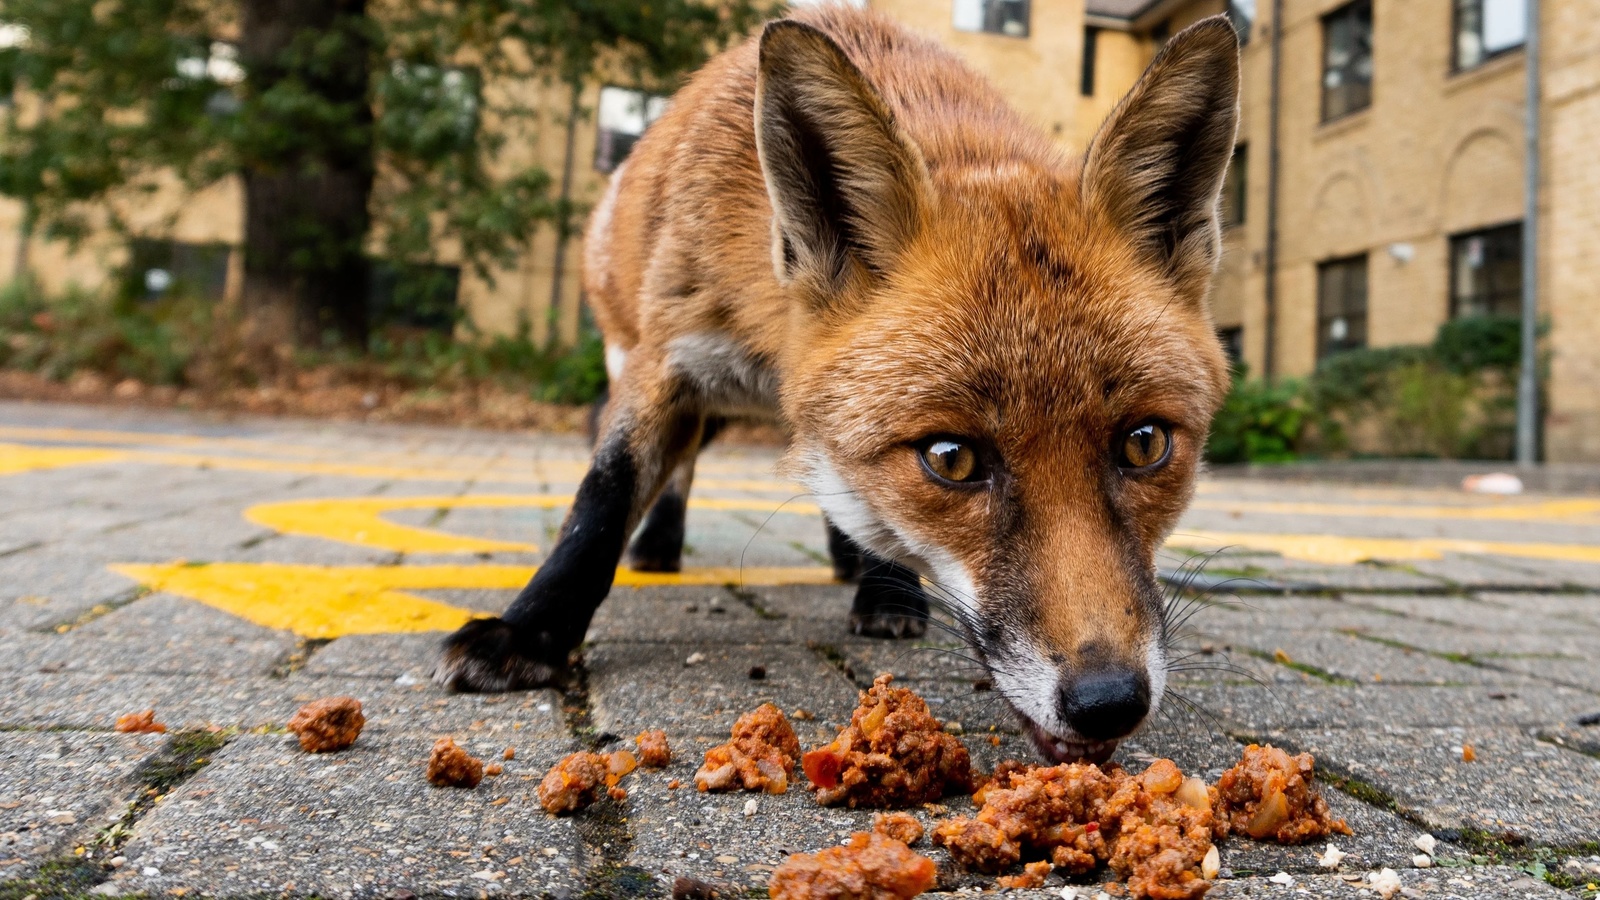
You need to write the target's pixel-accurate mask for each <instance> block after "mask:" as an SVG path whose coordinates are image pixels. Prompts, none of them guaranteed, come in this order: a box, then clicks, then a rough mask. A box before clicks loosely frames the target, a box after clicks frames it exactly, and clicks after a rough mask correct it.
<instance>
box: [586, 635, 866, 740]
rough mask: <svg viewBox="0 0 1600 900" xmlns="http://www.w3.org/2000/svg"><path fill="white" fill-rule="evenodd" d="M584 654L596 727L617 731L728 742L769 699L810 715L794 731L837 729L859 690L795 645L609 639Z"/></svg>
mask: <svg viewBox="0 0 1600 900" xmlns="http://www.w3.org/2000/svg"><path fill="white" fill-rule="evenodd" d="M697 654H698V655H699V657H700V659H698V661H697V662H696V663H695V664H694V665H688V664H687V661H688V660H689V659H690V658H691V657H694V656H696V655H697ZM584 659H585V664H586V667H587V669H588V673H589V703H590V705H591V708H592V710H593V722H594V727H595V728H596V729H598V730H600V731H602V732H610V733H612V734H617V735H622V736H631V735H634V734H637V733H638V732H639V731H641V730H644V729H646V728H664V729H666V731H667V734H668V735H685V736H687V735H699V736H707V737H713V738H717V739H719V740H724V741H725V740H727V737H728V732H729V729H730V728H732V726H733V722H734V720H735V719H737V718H738V717H739V716H740V715H742V714H744V713H746V712H748V711H750V710H753V709H755V708H756V707H757V706H760V705H761V704H762V703H768V702H770V703H774V704H776V705H777V706H778V708H779V709H782V710H783V711H784V712H785V713H786V714H788V715H790V716H791V718H792V717H793V715H794V713H795V711H796V710H802V709H803V710H806V711H807V712H809V713H810V714H811V715H812V716H813V719H811V720H809V721H807V722H806V723H805V725H803V726H801V728H797V729H796V730H797V733H798V732H799V731H801V730H811V729H829V728H831V729H833V731H834V732H837V731H838V729H839V728H841V727H843V726H844V725H845V724H846V723H848V722H849V721H850V712H851V710H853V709H855V707H856V699H857V695H858V691H857V689H856V686H855V685H854V684H851V683H850V682H849V681H847V680H846V679H845V678H844V676H843V675H841V674H839V671H838V670H837V669H835V668H834V667H833V666H832V665H831V664H829V663H828V662H826V661H824V660H823V659H821V658H820V657H819V655H818V654H817V653H815V652H813V651H811V650H808V649H807V648H805V647H802V646H796V645H792V644H736V645H728V644H718V643H716V642H714V641H706V642H678V643H666V644H620V643H608V644H597V645H595V646H593V647H590V648H589V649H588V650H587V651H585V654H584ZM755 666H761V667H762V668H763V669H764V672H765V674H764V676H763V677H762V678H761V679H760V680H756V679H752V678H751V677H749V673H750V670H751V669H752V667H755ZM794 724H796V725H797V726H798V725H801V723H800V722H795V723H794ZM801 740H802V743H804V742H805V735H801Z"/></svg>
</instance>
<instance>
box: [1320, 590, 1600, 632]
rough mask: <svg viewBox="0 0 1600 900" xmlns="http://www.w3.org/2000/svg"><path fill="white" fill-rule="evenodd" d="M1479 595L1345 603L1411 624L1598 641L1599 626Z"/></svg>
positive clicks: (1359, 598)
mask: <svg viewBox="0 0 1600 900" xmlns="http://www.w3.org/2000/svg"><path fill="white" fill-rule="evenodd" d="M1490 596H1503V595H1488V596H1484V595H1480V596H1478V597H1474V598H1466V597H1407V596H1403V595H1398V596H1397V595H1384V594H1346V595H1345V597H1344V599H1345V600H1346V602H1349V603H1354V604H1357V605H1360V606H1367V607H1375V608H1378V609H1385V610H1389V611H1390V612H1395V613H1399V614H1400V615H1402V616H1405V617H1406V618H1407V619H1410V620H1411V621H1413V622H1416V621H1418V620H1425V621H1429V622H1438V623H1441V624H1444V625H1451V626H1457V627H1461V626H1465V627H1469V628H1475V629H1482V630H1487V631H1496V632H1502V633H1503V632H1507V631H1516V632H1540V633H1555V634H1568V633H1573V634H1579V635H1582V634H1587V635H1588V636H1589V637H1590V638H1592V639H1593V640H1596V641H1600V624H1592V623H1590V622H1587V621H1584V620H1580V619H1573V618H1565V617H1558V616H1555V615H1551V614H1550V613H1548V612H1546V611H1544V610H1542V609H1539V608H1537V607H1530V606H1529V605H1528V604H1515V605H1513V604H1507V603H1502V602H1497V601H1494V600H1491V599H1489V597H1490Z"/></svg>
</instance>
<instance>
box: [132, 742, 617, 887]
mask: <svg viewBox="0 0 1600 900" xmlns="http://www.w3.org/2000/svg"><path fill="white" fill-rule="evenodd" d="M458 742H459V743H460V744H461V745H462V747H463V748H465V749H466V750H467V751H468V752H470V753H472V754H474V755H476V756H479V757H482V758H484V759H496V760H498V759H499V756H500V750H501V749H502V748H501V744H500V743H499V742H498V741H495V740H490V739H487V738H484V739H478V738H467V739H464V740H460V741H458ZM430 744H431V741H429V740H427V739H425V738H421V737H417V736H414V735H408V736H400V735H395V736H389V737H387V738H384V739H382V740H374V739H368V738H366V737H365V736H363V739H362V740H361V741H359V742H358V743H357V744H356V745H355V746H354V747H352V748H350V749H349V750H346V751H343V752H340V753H334V754H308V753H302V752H300V751H299V749H298V747H296V746H294V745H292V744H291V743H290V742H288V741H285V740H282V739H278V738H273V737H258V736H253V735H245V736H240V737H237V738H234V739H233V740H232V741H231V742H229V744H228V745H227V746H226V747H224V748H223V749H222V750H220V751H218V752H217V753H216V754H214V755H213V757H212V761H211V763H210V764H209V765H208V766H206V767H205V768H204V769H202V770H201V771H200V772H199V773H198V774H196V775H195V776H194V777H192V778H191V779H189V780H188V781H187V782H185V783H184V784H183V786H182V787H181V788H179V789H178V790H176V791H174V792H173V793H171V794H169V795H168V796H167V797H166V798H165V799H164V800H163V801H162V802H161V803H160V804H158V805H157V806H156V808H155V809H154V810H153V811H152V812H151V813H150V814H149V815H147V816H146V817H145V818H143V819H142V820H140V822H139V823H138V825H137V826H136V827H135V829H134V835H133V838H132V840H130V841H129V842H128V843H127V845H126V846H124V847H123V850H122V852H123V855H124V856H126V857H127V859H128V863H127V864H126V865H125V866H123V867H122V868H121V869H119V870H118V872H117V874H116V875H115V876H114V877H113V878H112V879H111V881H110V882H109V883H108V884H109V887H106V888H103V890H104V891H105V892H110V891H116V892H117V893H119V894H123V893H125V894H135V893H147V894H150V895H156V896H160V895H165V894H167V893H168V892H169V891H172V890H175V889H186V891H187V892H189V893H195V894H201V895H207V896H235V897H237V896H243V895H257V894H268V893H270V894H274V895H276V894H280V893H284V894H292V895H296V896H324V897H330V896H338V897H385V896H389V895H391V893H392V892H394V891H399V890H410V891H413V892H415V893H416V894H418V895H421V894H424V893H426V894H428V895H431V896H447V897H473V898H476V897H481V896H483V895H484V894H488V895H491V896H498V895H502V894H503V895H511V896H535V897H538V896H545V895H548V894H553V893H560V892H575V891H576V889H577V888H578V887H579V886H581V885H582V884H583V882H584V878H585V874H586V872H587V870H588V869H589V867H590V866H592V865H593V864H594V862H595V859H594V854H592V853H591V851H590V850H589V849H588V848H587V847H586V846H585V844H584V841H583V837H582V833H581V828H582V826H581V823H580V822H579V821H578V820H576V819H571V818H556V817H554V816H549V815H546V814H545V813H544V811H543V810H542V809H540V807H539V802H538V797H537V795H536V793H535V788H536V787H537V785H538V781H539V779H540V778H541V777H542V776H543V774H544V771H545V769H546V768H548V767H549V766H550V765H551V764H553V763H554V762H555V761H556V760H557V759H559V758H560V757H561V756H562V755H564V754H565V753H567V752H570V750H571V749H572V747H571V745H570V743H569V742H567V741H565V740H561V739H557V740H553V741H545V742H540V743H535V744H524V745H523V746H522V747H520V748H519V750H518V754H517V758H516V759H515V760H512V761H509V762H502V763H501V765H502V766H504V767H505V772H504V774H502V775H499V776H496V777H487V778H485V779H484V780H483V782H482V783H481V784H480V785H479V786H478V787H477V788H476V789H472V790H464V789H457V788H440V787H434V786H432V785H430V784H428V782H427V780H426V778H425V776H424V769H425V767H426V765H425V764H426V760H427V755H428V749H429V745H430Z"/></svg>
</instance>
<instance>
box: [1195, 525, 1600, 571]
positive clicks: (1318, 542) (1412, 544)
mask: <svg viewBox="0 0 1600 900" xmlns="http://www.w3.org/2000/svg"><path fill="white" fill-rule="evenodd" d="M1167 543H1168V545H1170V546H1175V547H1189V548H1198V547H1207V548H1214V547H1215V546H1224V547H1243V548H1245V549H1249V550H1265V551H1268V552H1271V553H1278V554H1281V555H1283V556H1284V557H1286V558H1288V559H1298V560H1303V561H1305V562H1315V563H1331V564H1336V565H1350V564H1353V563H1358V562H1363V561H1365V560H1369V559H1380V560H1407V559H1413V560H1414V559H1443V558H1444V554H1446V553H1467V554H1486V555H1491V556H1516V557H1522V558H1526V559H1548V560H1559V561H1566V562H1585V563H1600V547H1597V546H1592V545H1584V544H1542V543H1524V542H1517V541H1478V540H1468V539H1463V538H1367V537H1345V536H1342V535H1329V534H1261V533H1250V532H1221V531H1193V530H1185V531H1183V532H1182V533H1181V534H1175V535H1173V536H1172V537H1171V538H1170V539H1169V540H1168V541H1167Z"/></svg>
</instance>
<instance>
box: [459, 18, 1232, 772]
mask: <svg viewBox="0 0 1600 900" xmlns="http://www.w3.org/2000/svg"><path fill="white" fill-rule="evenodd" d="M1238 67H1239V62H1238V45H1237V39H1236V38H1235V35H1234V32H1233V29H1232V27H1231V26H1230V25H1229V24H1228V23H1227V21H1226V20H1225V19H1224V18H1222V17H1221V16H1218V17H1214V18H1211V19H1207V20H1205V21H1202V22H1200V23H1198V24H1196V25H1194V26H1192V27H1190V28H1188V29H1187V30H1185V31H1183V32H1182V33H1180V34H1178V35H1176V36H1175V37H1173V38H1172V39H1171V40H1170V41H1169V42H1168V43H1167V45H1166V47H1165V48H1164V49H1163V50H1162V51H1161V52H1160V53H1159V54H1158V55H1157V56H1156V58H1155V60H1154V61H1153V62H1152V63H1151V64H1150V66H1149V68H1148V69H1147V70H1146V71H1145V73H1144V75H1143V76H1142V77H1141V78H1140V80H1139V82H1138V83H1137V84H1136V85H1135V86H1134V87H1133V89H1132V90H1131V91H1130V92H1129V93H1128V95H1127V96H1126V97H1125V98H1124V99H1123V100H1122V101H1121V103H1120V104H1119V105H1118V106H1117V107H1116V109H1115V111H1113V112H1112V113H1111V115H1110V116H1109V117H1108V118H1107V120H1106V122H1105V123H1104V124H1103V125H1102V126H1101V128H1100V130H1099V132H1098V133H1097V134H1096V136H1095V137H1094V139H1093V141H1092V142H1091V143H1090V144H1089V146H1088V149H1087V151H1086V152H1085V153H1084V154H1083V156H1082V157H1081V158H1070V157H1068V156H1067V155H1065V154H1064V153H1062V152H1061V151H1060V150H1059V149H1058V148H1057V147H1056V146H1055V145H1054V144H1053V143H1052V142H1051V141H1049V140H1048V139H1046V138H1045V137H1044V135H1042V134H1040V133H1038V132H1037V131H1036V130H1034V129H1033V128H1030V127H1029V126H1028V125H1027V124H1025V123H1024V121H1023V120H1022V119H1021V117H1020V116H1019V115H1018V114H1017V113H1015V112H1013V111H1012V110H1011V109H1010V108H1009V107H1008V106H1007V105H1006V103H1005V102H1004V101H1003V100H1002V99H1001V97H1000V96H999V94H998V93H996V91H995V90H994V89H993V88H992V87H991V86H989V85H988V84H987V83H986V82H985V81H984V79H983V78H982V77H980V76H979V75H977V74H976V73H974V72H973V71H971V70H970V69H969V68H967V67H966V66H965V65H963V64H962V63H961V62H960V61H959V60H958V59H957V58H956V57H955V56H954V55H952V54H951V53H949V52H948V51H946V50H944V49H942V48H941V47H940V46H938V45H937V44H935V43H934V42H932V41H930V40H928V39H926V38H923V37H920V36H918V35H916V34H914V33H911V32H909V31H907V30H905V29H904V28H902V27H900V26H898V25H896V24H894V23H893V22H892V21H890V20H889V19H887V18H885V17H883V16H882V15H878V14H874V13H872V12H867V11H861V10H855V9H849V8H844V7H830V6H822V7H813V8H810V9H807V10H805V11H801V12H797V13H795V14H793V15H792V16H790V17H789V18H786V19H782V20H779V21H775V22H772V23H770V24H768V25H767V26H766V28H765V30H764V31H763V33H762V34H761V36H760V38H759V39H758V40H752V41H750V42H748V43H747V44H745V45H743V46H740V47H737V48H735V49H732V50H730V51H728V52H726V53H724V54H722V55H721V56H719V57H717V58H716V59H714V60H712V61H711V62H710V63H709V64H707V65H706V66H705V68H704V69H703V70H702V71H700V72H699V73H698V74H697V75H696V76H695V77H694V78H693V79H692V80H691V82H690V83H689V84H688V85H687V86H686V87H685V88H684V89H683V90H682V91H680V92H679V93H678V95H677V97H676V98H675V100H674V102H673V103H672V106H671V109H670V110H669V111H668V112H667V113H666V114H665V115H664V116H662V118H661V119H660V120H659V121H657V122H656V123H655V124H654V125H653V126H652V127H651V128H650V130H649V132H648V133H647V134H645V135H644V137H643V138H641V139H640V141H639V142H638V144H637V145H636V146H635V147H634V148H633V151H632V155H631V156H630V158H629V159H628V161H627V163H626V164H625V165H624V166H623V168H622V169H620V170H619V171H618V172H617V173H616V174H615V176H614V177H613V180H612V182H611V184H610V187H609V190H608V192H607V193H606V195H605V197H604V199H603V200H602V202H601V203H600V204H599V205H598V207H597V208H596V209H595V211H594V214H593V218H592V221H591V223H590V225H589V230H588V236H587V244H586V258H585V260H584V279H585V281H584V283H585V287H586V289H587V292H588V295H589V299H590V301H591V302H592V304H593V306H594V312H595V316H596V318H597V320H598V322H599V325H600V327H601V330H602V331H603V332H604V335H605V342H606V361H607V366H608V369H609V372H610V376H611V387H610V398H609V402H608V403H607V404H606V406H605V408H604V410H603V412H602V413H601V414H600V417H599V421H598V437H597V442H596V446H595V452H594V458H593V462H592V465H591V468H590V471H589V473H588V474H587V475H586V476H585V478H584V479H583V482H582V484H581V485H580V487H579V489H578V492H577V496H576V498H575V500H574V504H573V507H572V510H571V512H570V513H569V515H568V517H567V519H566V523H565V525H564V526H563V529H562V533H561V536H560V538H559V540H558V541H557V543H556V546H555V547H554V548H553V549H552V551H551V553H550V557H549V559H548V560H547V561H546V562H545V564H544V565H543V566H542V567H541V568H540V569H539V571H538V574H537V575H535V576H534V578H533V580H532V581H531V582H529V584H528V586H527V587H526V588H524V589H523V591H522V593H521V594H520V595H519V596H518V597H517V599H516V601H515V602H514V603H513V604H512V605H511V607H510V608H509V609H508V610H507V611H506V612H505V614H504V615H503V616H501V617H499V618H489V619H479V620H475V621H473V622H471V623H469V624H467V625H466V626H464V627H463V628H461V630H460V631H458V632H456V633H455V634H454V635H452V636H451V637H450V638H448V639H447V641H446V643H445V648H444V655H443V658H442V660H441V662H440V664H439V666H438V669H437V670H436V678H437V680H438V681H439V682H440V683H442V684H445V685H448V686H450V687H452V688H454V689H456V690H467V691H474V690H476V691H498V690H508V689H516V688H522V687H528V686H532V685H538V684H542V683H547V682H549V681H550V680H552V679H554V678H556V677H558V676H559V675H560V673H561V671H562V670H563V668H564V667H565V666H566V665H567V664H568V654H569V653H570V652H571V651H573V650H574V649H576V648H577V647H578V645H579V644H580V643H581V642H582V640H583V637H584V633H585V631H586V630H587V628H588V625H589V621H590V618H591V617H592V616H593V614H594V611H595V609H596V608H597V607H598V606H599V604H600V602H601V601H602V600H603V599H604V598H605V595H606V593H607V592H608V591H609V590H610V588H611V584H612V580H613V577H614V575H615V569H616V566H617V564H618V562H619V560H620V559H621V558H622V556H623V552H624V549H625V547H626V546H627V541H628V538H629V537H630V536H632V535H633V534H634V531H635V529H636V528H638V530H639V534H638V536H637V538H636V539H635V540H634V541H633V544H632V550H631V561H632V563H633V564H634V565H635V566H638V567H641V568H656V569H675V568H677V565H678V555H679V552H680V548H681V545H682V540H683V515H684V502H685V498H686V497H687V495H688V492H689V487H690V482H691V480H692V478H693V474H694V464H695V456H696V454H697V452H698V451H699V449H700V448H701V447H702V446H703V445H704V444H705V442H706V440H707V438H708V435H709V432H710V431H712V430H714V429H715V427H716V425H717V423H718V422H719V421H720V420H721V418H722V417H726V416H743V415H750V414H758V413H768V414H772V413H775V414H777V415H778V416H779V417H780V418H781V420H782V421H783V422H784V423H786V425H787V426H788V428H789V430H790V433H791V435H792V437H791V443H790V447H789V449H788V452H787V454H786V456H785V468H786V472H787V474H789V475H790V476H792V477H793V478H795V479H796V480H798V481H799V482H800V483H801V484H803V485H805V486H806V487H807V489H808V490H809V491H810V493H811V494H812V495H813V496H814V497H815V499H816V502H817V504H818V505H819V506H820V507H821V508H822V510H823V512H824V513H825V515H826V518H827V521H828V522H829V523H830V529H831V531H832V537H831V540H830V545H831V546H832V547H833V548H834V549H835V551H836V555H835V559H836V568H837V569H838V570H839V573H840V574H841V575H847V576H848V575H852V574H858V573H859V574H860V576H861V581H860V586H859V588H858V590H857V594H856V597H855V601H854V605H853V607H852V609H851V613H850V621H851V623H852V626H853V627H854V628H855V630H856V631H857V632H858V633H862V634H868V635H875V636H882V637H897V636H906V635H916V634H921V633H922V630H923V628H924V625H925V619H926V616H927V614H928V606H927V598H928V596H932V597H934V598H935V599H937V600H939V601H941V602H942V605H943V606H945V607H948V608H949V610H950V612H951V614H952V616H953V617H954V619H955V620H956V621H957V622H958V623H959V627H960V628H961V629H962V630H963V631H964V632H965V634H966V636H967V638H968V640H969V641H970V643H971V645H972V647H973V648H974V650H975V652H976V655H977V656H978V657H979V659H981V660H982V661H983V663H984V665H985V666H986V667H987V668H988V670H989V672H990V674H991V678H992V681H993V684H994V688H995V690H996V691H997V692H998V693H999V694H1000V695H1001V696H1003V697H1005V699H1006V700H1007V701H1008V702H1009V703H1010V705H1011V706H1012V707H1013V708H1014V709H1015V710H1016V712H1017V714H1018V716H1019V717H1020V718H1021V720H1022V722H1023V723H1024V725H1025V726H1026V727H1027V729H1028V730H1029V731H1030V732H1031V734H1032V736H1033V738H1034V742H1035V743H1036V744H1037V746H1038V748H1039V750H1040V751H1041V752H1042V753H1043V754H1044V755H1045V756H1046V757H1047V758H1050V759H1054V760H1060V761H1065V760H1074V759H1085V758H1087V759H1095V760H1103V759H1104V758H1106V757H1108V756H1109V755H1110V753H1111V751H1112V750H1113V749H1115V747H1116V743H1117V741H1118V740H1120V739H1121V738H1123V737H1125V736H1127V735H1128V734H1130V733H1131V732H1133V731H1134V730H1135V729H1136V728H1138V727H1139V725H1140V724H1141V723H1142V722H1143V721H1144V720H1145V719H1146V718H1147V717H1148V716H1149V715H1150V714H1151V711H1152V710H1153V709H1155V708H1156V707H1157V705H1158V704H1159V703H1160V701H1161V698H1162V695H1163V693H1164V690H1165V686H1166V670H1167V645H1168V640H1169V637H1170V636H1169V634H1168V632H1167V623H1166V621H1165V618H1164V604H1163V595H1162V591H1161V588H1160V586H1159V584H1158V582H1157V579H1156V572H1155V565H1154V553H1155V551H1156V549H1157V548H1158V547H1159V546H1160V544H1161V542H1162V540H1163V539H1164V538H1165V537H1166V535H1167V534H1168V532H1169V531H1170V530H1171V529H1172V527H1173V526H1174V524H1175V523H1176V521H1177V519H1178V516H1179V514H1180V513H1181V512H1182V511H1183V509H1184V507H1185V506H1186V505H1187V503H1188V501H1189V498H1190V496H1191V494H1192V492H1193V481H1194V477H1195V471H1196V468H1197V467H1198V465H1199V462H1200V455H1201V451H1202V448H1203V446H1204V443H1205V438H1206V433H1207V429H1208V428H1209V426H1210V420H1211V416H1212V414H1213V413H1214V412H1215V410H1216V408H1217V407H1218V405H1219V404H1220V403H1221V401H1222V398H1223V395H1224V393H1225V391H1226V389H1227V385H1228V367H1227V364H1226V361H1225V359H1224V355H1223V352H1222V349H1221V346H1220V344H1219V342H1218V340H1217V338H1216V336H1215V332H1214V330H1213V325H1212V322H1211V318H1210V313H1209V311H1208V308H1207V294H1208V290H1209V287H1208V286H1209V283H1210V279H1211V277H1212V274H1213V272H1214V271H1215V268H1216V266H1217V263H1218V256H1219V253H1220V230H1219V225H1218V203H1219V197H1220V194H1221V189H1222V179H1223V173H1224V170H1225V169H1226V167H1227V164H1228V160H1229V157H1230V154H1231V153H1232V150H1233V142H1234V136H1235V129H1236V123H1237V118H1238V82H1239V76H1238ZM1062 77H1066V75H1065V73H1063V76H1062ZM641 522H642V523H643V527H642V528H639V527H638V526H640V524H641Z"/></svg>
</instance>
